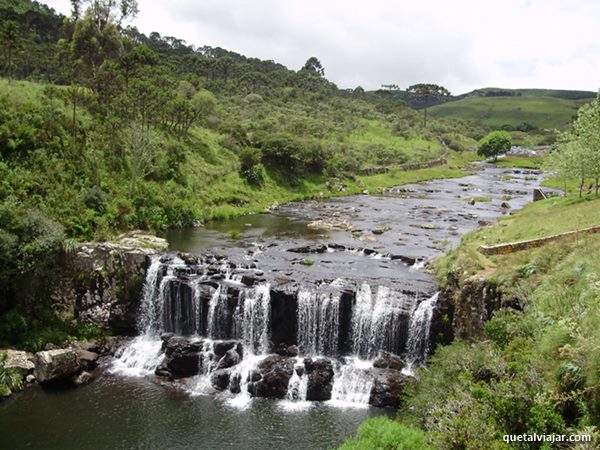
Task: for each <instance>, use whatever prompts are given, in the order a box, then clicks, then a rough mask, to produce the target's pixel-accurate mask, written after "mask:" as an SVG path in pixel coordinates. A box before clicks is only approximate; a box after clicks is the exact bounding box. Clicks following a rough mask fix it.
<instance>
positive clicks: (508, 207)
mask: <svg viewBox="0 0 600 450" xmlns="http://www.w3.org/2000/svg"><path fill="white" fill-rule="evenodd" d="M500 208H502V209H510V205H509V204H508V203H506V202H502V204H501V205H500Z"/></svg>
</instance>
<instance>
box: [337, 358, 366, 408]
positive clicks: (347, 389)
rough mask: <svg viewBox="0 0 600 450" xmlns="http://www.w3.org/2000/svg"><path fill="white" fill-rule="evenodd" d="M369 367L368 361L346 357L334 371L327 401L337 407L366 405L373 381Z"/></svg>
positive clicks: (360, 406) (361, 406)
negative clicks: (331, 387)
mask: <svg viewBox="0 0 600 450" xmlns="http://www.w3.org/2000/svg"><path fill="white" fill-rule="evenodd" d="M371 369H372V364H371V362H370V361H365V360H361V359H358V358H347V360H346V362H345V364H342V365H341V366H340V367H339V368H338V369H337V370H336V372H335V375H334V377H333V389H332V391H331V400H330V401H329V403H330V404H331V405H333V406H339V407H355V408H366V407H368V406H369V398H370V397H371V388H372V387H373V382H374V378H373V374H372V373H371V372H370V370H371Z"/></svg>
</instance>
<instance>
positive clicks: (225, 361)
mask: <svg viewBox="0 0 600 450" xmlns="http://www.w3.org/2000/svg"><path fill="white" fill-rule="evenodd" d="M240 361H241V358H240V354H239V353H238V352H237V351H236V350H235V349H233V348H232V349H230V350H228V351H227V353H225V355H223V357H222V358H221V359H220V360H219V362H218V363H217V369H227V368H228V367H232V366H235V365H236V364H238V363H239V362H240Z"/></svg>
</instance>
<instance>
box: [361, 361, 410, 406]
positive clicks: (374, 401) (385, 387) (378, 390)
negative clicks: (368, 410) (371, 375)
mask: <svg viewBox="0 0 600 450" xmlns="http://www.w3.org/2000/svg"><path fill="white" fill-rule="evenodd" d="M406 384H407V377H406V376H404V375H402V373H400V372H399V371H395V370H381V371H376V375H375V381H374V382H373V387H372V388H371V396H370V397H369V403H370V404H371V405H373V406H377V407H379V408H384V407H390V408H399V407H400V404H401V403H402V392H403V391H404V388H405V386H406Z"/></svg>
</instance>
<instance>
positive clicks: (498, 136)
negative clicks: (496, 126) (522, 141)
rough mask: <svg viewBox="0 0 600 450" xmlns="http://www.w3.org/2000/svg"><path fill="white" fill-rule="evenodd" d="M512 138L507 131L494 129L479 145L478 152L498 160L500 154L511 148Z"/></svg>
mask: <svg viewBox="0 0 600 450" xmlns="http://www.w3.org/2000/svg"><path fill="white" fill-rule="evenodd" d="M511 145H512V140H511V137H510V134H509V133H507V132H506V131H492V132H491V133H489V134H488V135H487V136H485V137H484V138H483V139H481V141H479V145H478V146H477V154H478V155H480V156H485V157H486V158H494V161H497V160H498V155H501V154H503V153H506V152H508V151H509V150H510V147H511Z"/></svg>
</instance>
